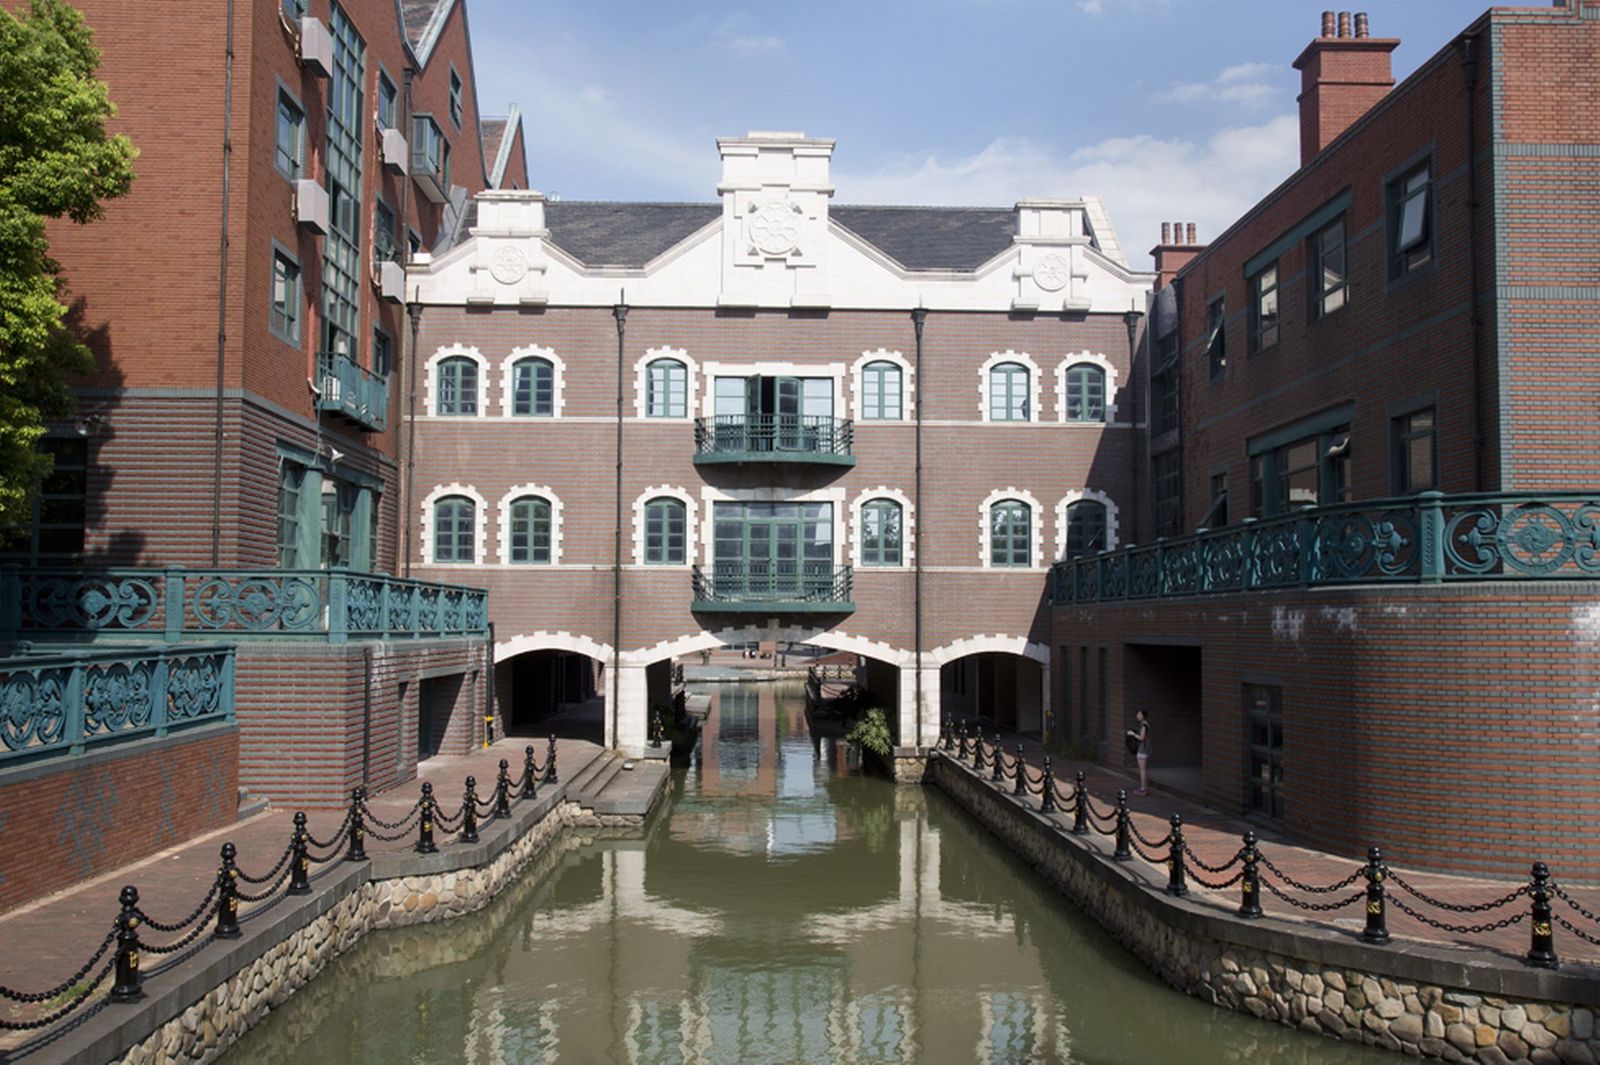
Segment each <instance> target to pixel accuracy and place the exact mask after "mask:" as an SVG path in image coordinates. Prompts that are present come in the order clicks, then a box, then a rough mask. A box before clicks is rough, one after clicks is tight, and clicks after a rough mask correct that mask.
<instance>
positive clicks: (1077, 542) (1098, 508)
mask: <svg viewBox="0 0 1600 1065" xmlns="http://www.w3.org/2000/svg"><path fill="white" fill-rule="evenodd" d="M1105 549H1106V505H1105V504H1104V503H1101V502H1098V501H1096V500H1093V499H1080V500H1078V502H1076V503H1073V504H1072V505H1070V506H1069V507H1067V557H1068V558H1077V557H1078V556H1079V555H1092V554H1095V553H1096V552H1099V551H1104V550H1105Z"/></svg>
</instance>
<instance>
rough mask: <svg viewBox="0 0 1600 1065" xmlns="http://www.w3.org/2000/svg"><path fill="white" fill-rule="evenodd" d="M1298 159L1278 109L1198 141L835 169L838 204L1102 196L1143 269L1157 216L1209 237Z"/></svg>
mask: <svg viewBox="0 0 1600 1065" xmlns="http://www.w3.org/2000/svg"><path fill="white" fill-rule="evenodd" d="M1299 159H1300V126H1299V120H1298V119H1297V118H1296V117H1294V116H1292V115H1281V116H1279V117H1277V118H1273V119H1270V120H1268V121H1266V122H1264V123H1262V124H1260V125H1256V126H1243V127H1237V128H1230V129H1224V130H1221V131H1220V132H1218V133H1216V134H1215V135H1214V136H1212V137H1211V138H1210V139H1209V140H1207V141H1205V142H1204V143H1197V142H1195V141H1188V140H1177V139H1174V140H1162V139H1159V138H1156V137H1151V136H1148V135H1138V136H1132V137H1114V138H1111V139H1109V140H1104V141H1101V142H1100V143H1098V144H1094V145H1090V146H1089V147H1086V148H1081V149H1078V150H1077V151H1074V152H1071V153H1069V154H1067V155H1064V156H1063V155H1059V154H1057V153H1055V152H1054V151H1052V150H1051V149H1050V148H1049V147H1047V146H1045V145H1043V144H1040V143H1038V142H1035V141H1032V140H1028V139H1024V138H1009V137H1008V138H1000V139H997V140H995V141H993V142H991V143H990V144H989V145H987V146H986V147H985V148H984V149H983V150H982V151H980V152H978V153H976V154H974V155H970V156H965V157H960V158H953V159H952V158H940V157H938V156H934V155H925V156H920V157H905V158H901V159H898V160H894V161H892V162H890V163H888V164H886V165H884V166H882V167H880V168H879V169H877V170H875V171H872V172H868V173H853V172H850V171H847V170H841V169H839V168H835V170H834V173H833V179H834V185H835V186H836V187H837V188H838V190H839V202H841V203H909V204H946V205H949V204H957V205H970V204H987V205H991V206H1009V205H1011V204H1013V203H1015V202H1016V201H1018V200H1020V199H1024V198H1026V197H1029V196H1086V195H1087V196H1099V197H1100V198H1101V199H1103V200H1104V201H1105V204H1106V210H1107V211H1108V212H1109V214H1110V215H1111V221H1112V224H1113V225H1114V226H1115V227H1116V230H1117V235H1118V238H1119V239H1120V240H1121V242H1122V245H1123V248H1124V250H1125V251H1126V252H1127V254H1128V257H1129V261H1130V263H1132V264H1133V265H1135V266H1142V265H1146V264H1148V259H1147V258H1146V257H1145V255H1144V254H1143V253H1144V250H1145V249H1147V248H1149V247H1151V246H1152V245H1154V244H1155V243H1156V240H1157V237H1158V236H1159V234H1160V230H1161V223H1162V222H1163V221H1184V222H1194V223H1196V224H1197V226H1198V227H1199V235H1200V239H1201V240H1203V241H1204V240H1209V239H1211V238H1213V237H1215V236H1216V235H1217V234H1219V233H1220V232H1222V230H1223V229H1225V228H1226V227H1227V226H1228V225H1230V224H1232V222H1233V221H1234V220H1235V219H1237V218H1238V217H1239V216H1240V215H1241V214H1243V213H1244V212H1245V211H1246V210H1247V209H1248V208H1249V207H1250V206H1251V205H1252V204H1254V203H1255V202H1256V201H1257V200H1259V199H1260V198H1261V197H1262V196H1264V195H1265V194H1266V193H1268V192H1270V191H1271V190H1272V188H1273V187H1274V186H1276V185H1277V184H1278V182H1280V181H1282V180H1283V178H1285V177H1287V176H1288V175H1289V174H1290V173H1292V172H1293V171H1294V169H1295V167H1297V166H1298V165H1299Z"/></svg>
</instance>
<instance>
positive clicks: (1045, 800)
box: [1039, 754, 1056, 814]
mask: <svg viewBox="0 0 1600 1065" xmlns="http://www.w3.org/2000/svg"><path fill="white" fill-rule="evenodd" d="M1043 765H1044V768H1043V770H1042V772H1043V773H1044V791H1043V792H1041V793H1040V795H1039V812H1040V813H1042V814H1047V813H1051V812H1053V811H1054V810H1055V808H1056V776H1055V773H1054V771H1053V770H1051V768H1050V756H1049V755H1048V754H1047V755H1045V756H1044V763H1043Z"/></svg>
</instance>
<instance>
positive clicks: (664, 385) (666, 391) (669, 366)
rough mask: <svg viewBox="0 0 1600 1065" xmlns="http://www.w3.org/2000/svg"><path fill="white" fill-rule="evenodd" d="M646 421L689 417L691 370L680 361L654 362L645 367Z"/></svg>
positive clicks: (660, 360)
mask: <svg viewBox="0 0 1600 1065" xmlns="http://www.w3.org/2000/svg"><path fill="white" fill-rule="evenodd" d="M644 376H645V393H644V414H645V417H647V418H687V417H688V416H689V368H688V367H687V366H685V365H684V364H683V363H681V362H679V361H678V360H677V359H653V360H651V361H650V362H649V363H648V364H647V365H646V366H645V368H644Z"/></svg>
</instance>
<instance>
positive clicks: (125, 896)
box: [111, 884, 144, 1002]
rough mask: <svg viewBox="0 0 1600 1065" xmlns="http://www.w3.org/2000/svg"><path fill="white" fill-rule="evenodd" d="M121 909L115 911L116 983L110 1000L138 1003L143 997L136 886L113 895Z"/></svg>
mask: <svg viewBox="0 0 1600 1065" xmlns="http://www.w3.org/2000/svg"><path fill="white" fill-rule="evenodd" d="M117 901H119V902H121V903H122V912H121V913H119V914H117V982H116V983H115V984H113V985H112V987H111V1001H112V1002H138V1001H139V1000H140V999H142V998H144V990H143V989H142V988H141V987H140V984H141V983H142V982H143V978H142V977H141V976H140V975H139V913H138V910H139V889H138V888H136V887H134V886H133V885H132V884H129V885H128V886H127V887H125V888H123V889H122V894H121V895H119V896H118V897H117Z"/></svg>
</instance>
